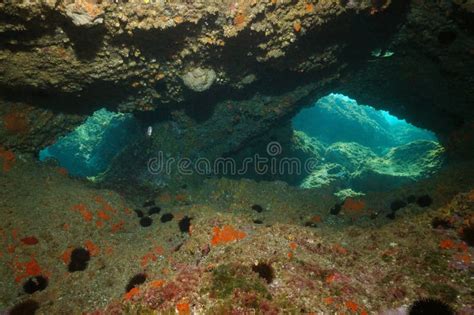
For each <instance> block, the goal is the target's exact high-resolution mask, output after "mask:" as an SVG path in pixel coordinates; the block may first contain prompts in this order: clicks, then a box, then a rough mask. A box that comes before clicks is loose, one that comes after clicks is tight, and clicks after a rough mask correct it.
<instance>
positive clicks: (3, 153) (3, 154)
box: [0, 147, 16, 173]
mask: <svg viewBox="0 0 474 315" xmlns="http://www.w3.org/2000/svg"><path fill="white" fill-rule="evenodd" d="M0 158H1V159H2V160H3V166H2V169H3V172H5V173H6V172H8V171H10V170H11V168H12V167H13V165H14V164H15V162H16V157H15V154H14V153H13V151H10V150H5V149H4V148H2V147H0Z"/></svg>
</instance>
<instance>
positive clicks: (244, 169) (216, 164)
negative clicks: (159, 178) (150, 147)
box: [148, 141, 319, 176]
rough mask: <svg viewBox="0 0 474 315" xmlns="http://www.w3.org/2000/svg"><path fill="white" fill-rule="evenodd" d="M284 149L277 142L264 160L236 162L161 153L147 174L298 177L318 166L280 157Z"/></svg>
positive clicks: (271, 144) (256, 157)
mask: <svg viewBox="0 0 474 315" xmlns="http://www.w3.org/2000/svg"><path fill="white" fill-rule="evenodd" d="M282 153H283V148H282V146H281V144H280V143H279V142H277V141H272V142H269V143H268V144H267V147H266V156H262V155H260V154H254V155H253V156H248V157H244V158H243V159H239V160H236V159H234V158H230V157H219V158H216V159H214V160H210V159H208V158H203V157H201V158H196V159H190V158H187V157H180V158H174V157H167V156H165V153H164V152H163V151H159V152H158V154H157V156H155V157H153V158H150V159H149V160H148V171H149V172H150V173H151V174H153V175H170V174H172V173H174V172H178V173H179V174H181V175H193V174H198V175H204V176H209V175H222V176H235V175H238V176H242V175H246V174H249V173H255V174H257V175H301V174H304V173H306V174H308V173H311V172H312V171H313V170H314V169H315V167H316V166H317V165H318V164H319V163H318V160H317V159H315V158H308V159H305V160H302V159H300V158H297V157H285V156H284V157H281V155H282Z"/></svg>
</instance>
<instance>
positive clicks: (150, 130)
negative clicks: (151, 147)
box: [146, 126, 153, 137]
mask: <svg viewBox="0 0 474 315" xmlns="http://www.w3.org/2000/svg"><path fill="white" fill-rule="evenodd" d="M152 133H153V127H152V126H148V129H147V130H146V135H147V137H151V134H152Z"/></svg>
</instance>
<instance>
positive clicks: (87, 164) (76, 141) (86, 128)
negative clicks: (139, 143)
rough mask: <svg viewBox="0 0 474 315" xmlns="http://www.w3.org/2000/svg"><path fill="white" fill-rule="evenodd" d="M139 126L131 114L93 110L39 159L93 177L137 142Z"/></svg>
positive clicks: (76, 173) (71, 172) (103, 109)
mask: <svg viewBox="0 0 474 315" xmlns="http://www.w3.org/2000/svg"><path fill="white" fill-rule="evenodd" d="M139 134H140V125H139V123H138V121H137V120H136V119H135V118H134V117H133V115H132V114H127V113H116V112H112V111H108V110H107V109H105V108H102V109H99V110H97V111H95V112H94V113H93V114H92V115H91V116H90V117H88V118H87V119H86V120H85V121H84V122H83V123H82V124H81V125H79V126H78V127H76V128H75V129H74V130H73V131H72V132H70V133H69V134H66V135H65V136H63V137H61V138H59V139H58V140H57V141H56V142H55V143H54V144H52V145H50V146H48V147H46V148H43V149H42V150H41V151H40V152H39V160H40V161H43V162H48V161H49V162H52V161H54V163H57V164H59V165H60V166H61V167H64V168H65V169H67V171H68V173H69V174H70V175H73V176H77V177H89V178H92V177H94V176H96V175H98V174H100V173H101V172H103V171H105V170H106V169H107V167H108V166H109V164H110V163H111V161H112V159H113V158H114V157H115V156H116V155H117V154H118V153H119V152H121V150H122V149H123V148H125V147H126V146H127V145H128V144H130V143H132V142H133V141H134V140H136V139H137V136H138V135H139Z"/></svg>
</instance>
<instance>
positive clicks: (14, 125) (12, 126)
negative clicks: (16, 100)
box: [3, 111, 29, 134]
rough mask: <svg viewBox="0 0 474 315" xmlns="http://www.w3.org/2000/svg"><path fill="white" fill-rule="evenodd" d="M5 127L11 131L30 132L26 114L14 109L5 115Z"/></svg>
mask: <svg viewBox="0 0 474 315" xmlns="http://www.w3.org/2000/svg"><path fill="white" fill-rule="evenodd" d="M3 123H4V126H5V129H6V130H7V131H8V132H10V133H20V134H22V133H26V132H28V129H29V127H28V119H27V117H26V114H25V113H23V112H21V111H12V112H10V113H8V114H6V115H5V116H3Z"/></svg>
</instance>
